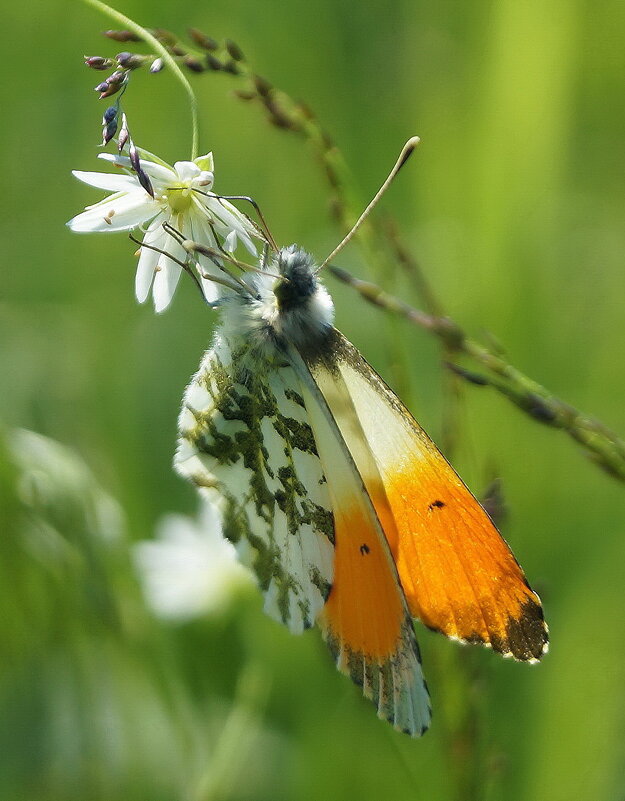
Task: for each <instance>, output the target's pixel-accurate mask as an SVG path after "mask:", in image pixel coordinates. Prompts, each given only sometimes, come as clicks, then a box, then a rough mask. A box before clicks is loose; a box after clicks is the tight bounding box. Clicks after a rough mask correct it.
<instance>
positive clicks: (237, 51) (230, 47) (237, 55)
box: [226, 39, 245, 61]
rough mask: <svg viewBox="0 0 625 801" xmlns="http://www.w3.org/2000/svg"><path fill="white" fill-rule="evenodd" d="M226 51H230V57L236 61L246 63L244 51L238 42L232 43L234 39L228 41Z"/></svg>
mask: <svg viewBox="0 0 625 801" xmlns="http://www.w3.org/2000/svg"><path fill="white" fill-rule="evenodd" d="M226 50H227V51H228V53H229V55H230V57H231V58H233V59H234V60H235V61H245V56H244V55H243V51H242V50H241V48H240V47H239V45H238V44H237V43H236V42H233V41H232V39H226Z"/></svg>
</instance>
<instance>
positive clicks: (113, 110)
mask: <svg viewBox="0 0 625 801" xmlns="http://www.w3.org/2000/svg"><path fill="white" fill-rule="evenodd" d="M115 117H117V106H109V107H108V108H107V109H106V111H105V112H104V114H103V115H102V125H108V124H109V122H113V120H114V119H115Z"/></svg>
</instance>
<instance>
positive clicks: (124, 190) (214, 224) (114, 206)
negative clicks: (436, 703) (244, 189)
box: [67, 146, 258, 312]
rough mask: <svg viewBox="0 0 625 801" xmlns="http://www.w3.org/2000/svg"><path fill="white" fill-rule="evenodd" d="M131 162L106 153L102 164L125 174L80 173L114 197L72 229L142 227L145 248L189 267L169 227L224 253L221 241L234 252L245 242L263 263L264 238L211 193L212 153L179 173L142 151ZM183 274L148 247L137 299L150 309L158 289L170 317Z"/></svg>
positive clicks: (210, 293)
mask: <svg viewBox="0 0 625 801" xmlns="http://www.w3.org/2000/svg"><path fill="white" fill-rule="evenodd" d="M132 147H134V146H132ZM131 155H134V159H133V160H132V161H131V159H130V158H129V157H128V156H117V155H112V154H110V153H100V156H99V158H101V159H104V160H105V161H108V162H110V163H111V164H113V165H114V166H115V167H116V168H118V170H119V172H118V174H117V175H115V174H111V173H101V172H82V171H80V170H74V171H73V174H74V175H75V176H76V178H78V179H79V180H80V181H84V183H86V184H90V185H91V186H95V187H96V188H97V189H105V190H107V191H109V192H113V194H112V195H109V196H108V197H106V198H104V200H101V201H100V202H99V203H95V204H94V205H92V206H87V207H86V209H85V211H83V212H82V213H81V214H78V215H77V216H76V217H74V218H73V219H71V220H70V221H69V222H68V223H67V224H68V226H69V227H70V228H71V230H72V231H76V232H78V233H93V232H105V233H108V232H111V231H129V230H131V229H132V228H136V227H137V226H142V227H143V231H144V237H143V243H144V245H151V246H152V247H154V248H158V249H159V250H164V251H166V252H167V253H169V254H171V255H172V256H174V257H176V258H178V259H180V260H181V261H184V260H185V257H186V256H187V253H186V252H185V250H184V249H183V248H182V246H181V245H180V244H179V243H178V242H176V241H175V240H174V239H173V238H172V237H171V236H170V235H169V234H168V233H167V232H166V231H165V230H164V229H163V223H165V222H167V223H169V224H170V225H171V226H172V227H173V228H175V229H176V230H177V231H179V232H180V233H181V234H182V235H183V236H184V237H185V239H192V240H194V241H196V242H199V243H201V244H202V245H204V246H206V247H209V248H217V240H216V237H218V238H219V242H220V244H221V245H222V247H224V249H225V250H228V251H230V252H232V250H234V248H235V247H236V245H237V243H238V241H240V242H241V243H242V244H243V245H244V246H245V247H246V248H247V249H248V250H249V252H250V253H251V254H252V255H253V256H256V247H255V245H254V242H253V241H252V237H254V236H257V235H258V234H257V231H256V229H255V228H254V226H253V225H252V223H251V222H250V221H249V220H248V218H247V217H246V216H245V215H244V214H242V213H241V212H240V211H239V209H237V208H236V207H235V206H233V205H232V204H231V203H229V202H228V201H227V200H224V199H221V198H220V197H219V196H218V195H216V194H214V193H213V192H210V191H209V190H210V188H211V186H212V185H213V178H214V174H213V166H214V165H213V154H212V153H207V154H206V155H205V156H200V157H199V158H197V159H195V160H194V161H177V162H176V163H175V164H174V166H173V167H171V166H170V165H169V164H167V163H165V162H164V161H162V160H161V159H159V158H158V157H157V156H154V155H153V154H152V153H148V152H147V151H145V150H140V149H138V148H135V149H134V153H133V152H132V151H131ZM150 190H151V191H152V193H150ZM198 260H199V263H200V267H201V270H202V272H203V273H205V274H209V275H210V274H216V273H217V272H218V270H217V268H216V267H215V265H214V264H213V263H212V262H211V261H210V259H209V258H208V257H207V256H198ZM180 273H181V267H180V265H179V264H176V262H175V261H172V259H170V258H168V257H167V256H166V255H164V254H162V253H158V252H157V251H155V250H151V249H149V248H147V247H142V248H141V252H140V256H139V265H138V267H137V275H136V279H135V292H136V296H137V300H138V301H139V302H140V303H143V302H144V301H145V300H146V299H147V297H148V295H149V294H150V287H152V286H153V288H152V294H153V297H154V308H155V309H156V311H157V312H161V311H163V310H164V309H166V308H167V306H169V304H170V302H171V299H172V297H173V295H174V291H175V289H176V286H177V284H178V279H179V278H180ZM199 278H200V283H201V285H202V289H203V291H204V294H205V295H206V299H207V300H208V301H214V300H215V299H216V298H217V296H218V289H217V286H216V284H215V283H214V282H212V281H210V280H208V279H206V278H204V277H203V276H202V274H201V273H200V276H199Z"/></svg>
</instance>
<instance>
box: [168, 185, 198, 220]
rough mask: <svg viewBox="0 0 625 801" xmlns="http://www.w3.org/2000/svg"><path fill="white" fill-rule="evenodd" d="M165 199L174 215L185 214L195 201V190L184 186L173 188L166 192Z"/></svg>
mask: <svg viewBox="0 0 625 801" xmlns="http://www.w3.org/2000/svg"><path fill="white" fill-rule="evenodd" d="M165 197H166V199H167V203H168V204H169V207H170V209H171V210H172V211H173V212H174V214H184V212H185V211H188V209H189V207H190V206H191V201H192V200H193V190H192V189H190V188H189V187H188V186H185V185H184V184H180V185H179V186H172V187H170V188H169V189H166V190H165Z"/></svg>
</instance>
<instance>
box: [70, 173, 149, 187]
mask: <svg viewBox="0 0 625 801" xmlns="http://www.w3.org/2000/svg"><path fill="white" fill-rule="evenodd" d="M72 175H73V176H74V177H75V178H78V180H79V181H82V182H83V183H85V184H89V186H95V187H96V189H105V190H106V191H107V192H130V191H132V190H133V189H136V188H137V180H136V178H133V177H132V176H131V175H119V173H118V174H117V175H116V174H115V173H110V172H109V173H107V172H83V170H72Z"/></svg>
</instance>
